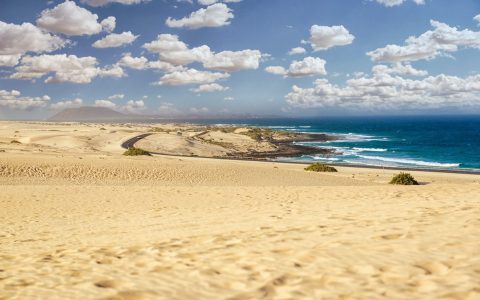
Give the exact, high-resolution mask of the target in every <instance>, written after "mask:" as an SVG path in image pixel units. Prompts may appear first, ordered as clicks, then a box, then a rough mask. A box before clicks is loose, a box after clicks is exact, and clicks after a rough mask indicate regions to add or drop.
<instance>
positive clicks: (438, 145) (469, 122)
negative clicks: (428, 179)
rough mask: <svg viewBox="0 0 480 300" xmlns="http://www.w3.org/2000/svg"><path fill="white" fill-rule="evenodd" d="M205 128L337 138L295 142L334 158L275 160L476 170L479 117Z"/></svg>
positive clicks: (335, 120)
mask: <svg viewBox="0 0 480 300" xmlns="http://www.w3.org/2000/svg"><path fill="white" fill-rule="evenodd" d="M208 123H211V124H215V123H223V124H234V125H249V126H259V127H268V128H273V129H279V130H288V131H294V132H306V133H327V134H331V135H335V136H337V138H338V140H335V141H331V142H308V143H299V144H302V145H308V146H313V147H318V148H328V149H333V150H335V153H336V154H333V155H328V156H324V155H316V156H310V155H306V156H301V157H295V158H284V159H282V158H280V160H290V161H291V160H293V161H302V162H304V161H305V162H307V161H308V162H311V161H318V162H329V163H335V164H354V165H365V166H385V167H400V168H421V169H454V170H461V169H469V170H472V171H473V170H475V171H480V116H435V117H432V116H428V117H426V116H416V117H335V118H333V117H328V118H327V117H325V118H304V119H290V118H283V119H253V120H234V121H232V120H228V121H227V120H214V121H208Z"/></svg>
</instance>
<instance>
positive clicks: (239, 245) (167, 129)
mask: <svg viewBox="0 0 480 300" xmlns="http://www.w3.org/2000/svg"><path fill="white" fill-rule="evenodd" d="M152 128H161V129H162V130H158V129H157V131H156V134H157V135H155V136H151V137H150V138H149V139H145V140H142V141H141V142H139V144H141V146H142V147H144V148H151V149H152V150H158V151H164V152H168V154H171V156H162V155H154V156H151V157H125V156H123V155H122V153H123V151H124V149H122V147H121V144H122V143H123V142H124V141H126V140H128V139H130V138H132V137H135V136H137V135H139V134H142V133H146V132H151V131H152ZM159 132H160V133H159ZM197 132H198V130H197V129H195V128H194V127H192V126H190V125H183V126H179V125H175V124H166V125H148V126H147V125H135V124H130V125H128V124H127V125H119V124H117V125H116V124H80V123H64V124H59V123H58V124H57V123H40V122H37V123H22V122H0V299H132V300H133V299H464V300H474V299H480V257H479V255H478V252H479V249H480V239H479V236H480V196H479V195H480V175H475V174H472V175H468V174H447V173H433V172H420V171H412V172H410V173H411V174H412V175H413V176H414V177H415V178H416V179H418V180H419V181H420V182H421V185H420V186H392V185H389V184H388V182H389V180H390V179H391V178H392V176H393V175H394V174H397V173H398V171H394V170H383V169H364V168H353V167H338V171H339V172H338V173H328V174H327V173H312V172H306V171H304V170H303V168H304V166H303V165H298V164H286V163H276V162H253V161H233V160H218V159H207V158H195V157H185V156H175V155H192V151H193V155H198V156H217V155H221V154H222V153H223V154H224V153H227V152H229V151H230V152H235V151H237V152H240V151H241V150H242V149H251V148H252V147H254V148H255V147H258V148H255V149H256V151H263V150H264V151H271V150H272V149H271V147H272V145H271V144H269V143H268V142H263V141H262V142H258V141H256V142H255V141H253V140H252V139H251V138H250V137H249V136H247V135H241V132H237V133H234V134H235V135H232V134H231V133H229V134H227V133H221V132H220V133H218V132H216V133H212V132H209V133H208V134H207V135H208V136H209V138H208V139H207V140H208V141H210V142H202V141H199V140H198V139H196V140H195V139H194V140H191V139H190V138H192V137H195V138H196V136H197ZM159 134H161V135H159ZM185 137H186V138H187V139H186V138H185ZM215 138H218V140H215ZM220 139H222V140H221V141H220ZM190 142H191V143H190ZM222 143H223V144H222ZM227 145H228V146H229V147H227ZM232 145H234V146H232ZM225 147H227V148H225ZM231 147H234V148H231ZM242 147H243V148H242ZM232 149H233V150H232ZM262 149H263V150H262Z"/></svg>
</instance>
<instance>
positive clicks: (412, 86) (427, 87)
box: [286, 72, 480, 110]
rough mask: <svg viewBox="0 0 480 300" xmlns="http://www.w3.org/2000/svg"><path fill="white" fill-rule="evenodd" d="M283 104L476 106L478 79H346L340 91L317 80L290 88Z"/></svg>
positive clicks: (479, 100)
mask: <svg viewBox="0 0 480 300" xmlns="http://www.w3.org/2000/svg"><path fill="white" fill-rule="evenodd" d="M286 100H287V102H288V103H289V104H290V105H292V106H298V107H348V108H356V109H369V110H371V109H374V110H382V109H383V110H385V109H387V110H389V109H392V110H399V109H402V108H439V107H449V106H469V105H475V106H478V105H480V75H474V76H469V77H466V78H461V77H457V76H447V75H444V74H440V75H437V76H428V77H424V78H421V79H410V78H405V77H402V76H392V74H389V73H388V72H387V73H385V72H382V73H378V72H377V73H374V74H373V75H372V76H370V77H369V76H362V77H359V78H354V79H350V80H348V81H347V82H346V85H345V86H343V87H341V86H338V85H335V84H333V83H331V82H329V81H328V80H326V79H318V80H316V81H315V82H314V84H313V87H312V88H301V87H298V86H293V89H292V92H290V93H289V94H288V95H287V96H286Z"/></svg>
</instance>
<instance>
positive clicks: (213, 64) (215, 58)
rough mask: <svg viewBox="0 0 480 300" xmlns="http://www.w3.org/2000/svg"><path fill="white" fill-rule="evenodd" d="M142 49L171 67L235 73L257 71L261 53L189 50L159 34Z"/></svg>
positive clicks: (206, 49) (186, 46) (205, 47)
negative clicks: (190, 66)
mask: <svg viewBox="0 0 480 300" xmlns="http://www.w3.org/2000/svg"><path fill="white" fill-rule="evenodd" d="M143 48H145V49H147V50H148V51H150V52H153V53H158V55H159V57H160V60H161V61H163V62H168V63H170V64H173V65H188V64H191V63H193V62H199V63H202V64H203V66H204V67H205V68H207V69H213V70H219V71H225V72H236V71H240V70H246V69H257V68H258V66H259V64H260V60H261V58H262V53H261V52H260V51H258V50H251V49H246V50H241V51H222V52H219V53H215V52H213V51H211V50H210V47H208V46H207V45H202V46H199V47H195V48H191V49H190V48H189V47H188V45H187V44H185V43H184V42H182V41H180V40H179V38H178V36H177V35H172V34H160V35H159V36H158V37H157V39H156V40H155V41H152V42H150V43H146V44H144V45H143Z"/></svg>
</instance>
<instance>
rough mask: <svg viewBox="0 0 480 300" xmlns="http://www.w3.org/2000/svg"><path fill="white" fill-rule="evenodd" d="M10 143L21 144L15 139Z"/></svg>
mask: <svg viewBox="0 0 480 300" xmlns="http://www.w3.org/2000/svg"><path fill="white" fill-rule="evenodd" d="M10 144H21V143H20V142H19V141H17V140H13V141H11V142H10Z"/></svg>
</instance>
